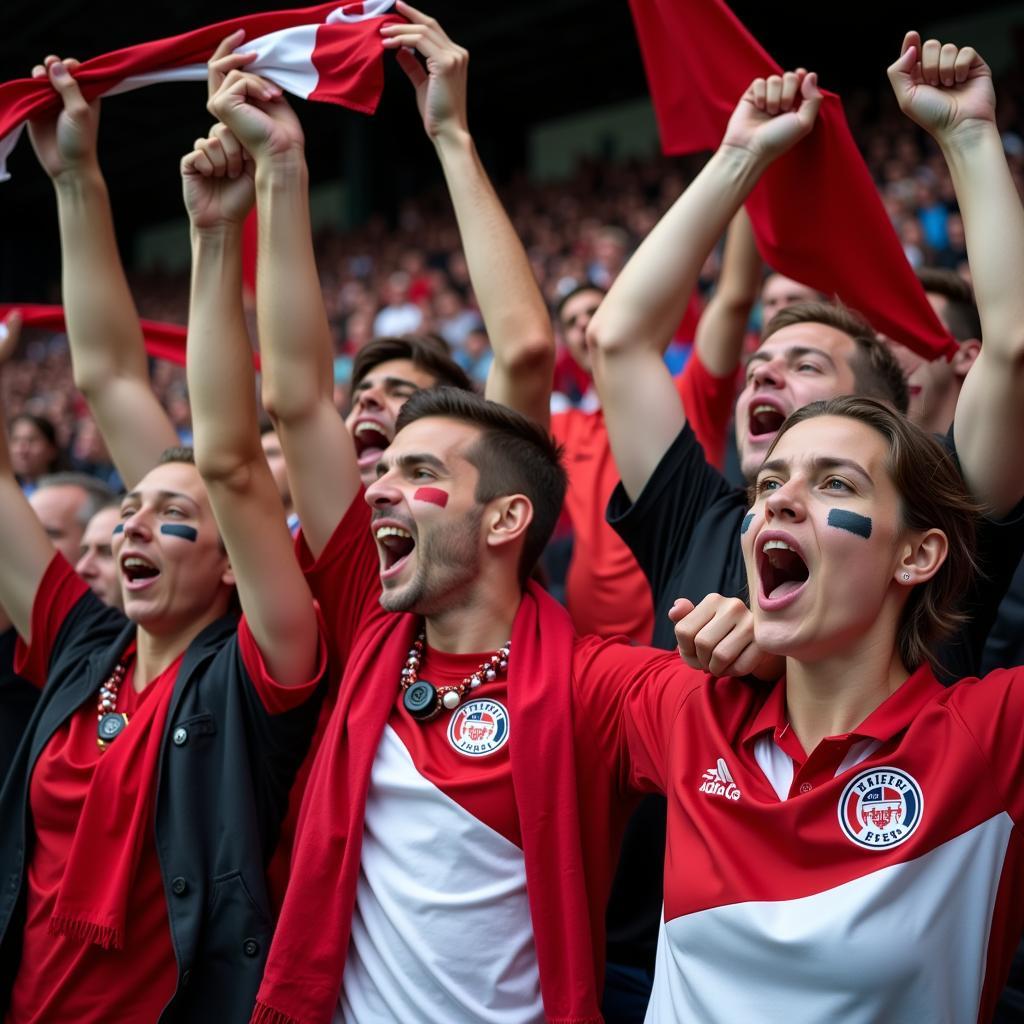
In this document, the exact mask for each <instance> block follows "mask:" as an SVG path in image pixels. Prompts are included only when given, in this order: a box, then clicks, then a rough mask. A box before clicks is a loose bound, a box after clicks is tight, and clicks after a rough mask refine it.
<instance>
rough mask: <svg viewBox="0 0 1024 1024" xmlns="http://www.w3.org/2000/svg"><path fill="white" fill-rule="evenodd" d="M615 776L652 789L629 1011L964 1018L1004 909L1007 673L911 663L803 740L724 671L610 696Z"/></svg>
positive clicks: (1001, 961) (853, 1020)
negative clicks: (884, 688) (647, 966)
mask: <svg viewBox="0 0 1024 1024" xmlns="http://www.w3.org/2000/svg"><path fill="white" fill-rule="evenodd" d="M624 710H625V716H624V720H625V733H624V736H623V737H622V739H624V742H625V747H626V749H627V751H628V754H627V756H628V759H629V761H630V767H629V771H630V776H631V779H632V783H633V785H635V786H637V787H640V788H645V789H658V790H662V791H664V792H665V793H666V795H667V798H668V841H667V847H666V854H665V902H664V915H663V921H662V925H661V932H660V935H659V940H658V960H657V969H656V971H655V979H654V990H653V994H652V998H651V1003H650V1007H649V1009H648V1014H647V1021H648V1022H670V1021H671V1022H674V1021H679V1020H699V1021H704V1022H707V1024H716V1022H721V1024H734V1022H736V1021H752V1020H757V1021H769V1022H770V1021H777V1022H780V1024H782V1022H785V1024H811V1022H820V1021H833V1020H834V1021H843V1022H844V1024H873V1022H877V1021H957V1022H966V1021H984V1020H988V1019H990V1017H991V1015H992V1012H993V1009H994V1006H995V1002H996V999H997V998H998V996H999V993H1000V991H1001V989H1002V986H1003V983H1004V982H1005V979H1006V974H1007V971H1008V969H1009V963H1010V958H1011V956H1012V953H1013V951H1014V949H1015V948H1016V945H1017V941H1018V939H1019V937H1020V933H1021V925H1022V918H1024V903H1022V899H1021V896H1022V890H1021V877H1022V867H1024V851H1022V846H1021V840H1020V836H1019V833H1018V830H1017V825H1018V823H1019V822H1020V820H1021V815H1022V814H1024V785H1022V776H1021V764H1022V755H1024V671H1022V670H1019V669H1017V670H1012V671H1008V672H993V673H992V674H991V675H989V676H987V677H986V678H985V679H984V680H981V681H979V680H977V679H970V680H964V681H962V682H960V683H958V684H956V685H954V686H953V687H950V688H948V689H944V688H943V687H941V686H940V685H939V684H938V683H937V682H936V681H935V678H934V676H933V675H932V673H931V672H930V670H929V669H927V668H921V669H919V670H918V671H917V672H915V673H914V674H913V675H912V676H911V677H910V678H909V679H908V680H907V682H906V683H904V685H903V686H902V687H900V688H899V689H898V690H897V691H896V692H895V693H893V694H892V695H891V696H890V697H889V698H888V699H887V700H885V701H884V702H883V703H882V704H881V705H880V706H879V707H878V708H876V709H875V711H873V712H872V713H871V714H870V715H869V716H868V717H867V718H866V719H865V720H864V721H863V722H861V723H860V725H858V726H857V727H856V728H855V729H853V730H851V732H849V733H848V734H845V735H841V736H831V737H826V738H825V739H823V740H822V741H821V743H819V744H818V746H817V747H816V748H815V749H814V750H813V751H810V752H805V751H804V750H803V748H802V747H801V745H800V743H799V741H798V740H797V738H796V737H795V735H794V734H793V731H792V729H791V728H790V727H789V724H788V722H787V719H786V714H785V693H784V684H783V683H779V684H777V685H776V686H775V687H774V689H773V690H772V691H771V692H770V694H769V695H768V697H767V699H765V696H764V694H763V691H762V692H760V693H759V692H758V691H755V690H754V689H752V688H750V687H748V686H746V685H745V684H743V683H739V682H737V681H735V680H727V679H721V680H714V679H708V678H706V677H703V678H702V677H700V676H698V675H697V674H696V673H689V674H687V675H686V676H685V677H678V676H677V677H673V676H672V675H671V674H668V675H664V674H662V675H660V676H657V677H654V678H651V679H650V680H649V681H648V684H647V685H645V686H644V687H642V688H638V689H636V690H634V691H633V692H632V694H631V695H630V696H629V698H628V699H627V700H626V703H625V705H624Z"/></svg>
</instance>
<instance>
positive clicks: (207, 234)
mask: <svg viewBox="0 0 1024 1024" xmlns="http://www.w3.org/2000/svg"><path fill="white" fill-rule="evenodd" d="M190 235H191V239H192V247H193V248H196V247H197V246H202V247H204V248H207V249H213V248H219V247H221V246H224V245H227V244H229V243H231V244H237V243H238V242H240V241H241V238H242V222H241V221H218V222H217V223H216V224H201V225H200V224H192V225H190Z"/></svg>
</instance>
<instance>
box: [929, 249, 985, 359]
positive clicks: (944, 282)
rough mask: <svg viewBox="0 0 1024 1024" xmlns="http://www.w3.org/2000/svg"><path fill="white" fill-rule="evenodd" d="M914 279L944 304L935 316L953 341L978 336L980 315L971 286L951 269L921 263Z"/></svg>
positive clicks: (976, 337) (968, 339)
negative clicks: (938, 296) (943, 307)
mask: <svg viewBox="0 0 1024 1024" xmlns="http://www.w3.org/2000/svg"><path fill="white" fill-rule="evenodd" d="M917 279H918V280H919V281H920V282H921V285H922V287H923V288H924V290H925V291H926V292H931V293H932V294H933V295H941V296H942V297H943V298H944V299H945V300H946V308H945V309H944V310H943V311H942V316H941V317H939V319H940V320H941V321H942V323H943V325H944V326H945V328H946V330H947V331H949V333H950V334H952V335H953V337H954V338H956V340H957V341H972V340H973V341H980V340H981V317H980V316H979V315H978V307H977V305H976V304H975V302H974V292H973V291H972V289H971V286H970V285H969V284H968V283H967V282H966V281H965V280H964V279H963V278H962V277H961V276H960V275H959V274H958V273H957V272H956V271H955V270H946V269H944V268H942V267H921V269H920V270H918V272H917Z"/></svg>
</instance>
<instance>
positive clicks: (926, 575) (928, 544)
mask: <svg viewBox="0 0 1024 1024" xmlns="http://www.w3.org/2000/svg"><path fill="white" fill-rule="evenodd" d="M948 551H949V542H948V541H947V540H946V535H945V534H944V533H943V532H942V531H941V530H925V531H924V532H923V533H920V534H915V535H913V536H912V537H911V538H910V539H909V540H908V541H907V543H906V546H905V547H904V549H903V557H902V558H901V559H900V561H899V564H898V565H897V566H896V572H895V574H894V575H895V579H896V582H897V583H898V584H899V585H900V586H901V587H916V586H917V585H918V584H919V583H927V581H928V580H930V579H931V578H932V577H933V576H934V575H935V574H936V573H937V572H938V571H939V569H940V567H941V566H942V563H943V562H945V560H946V554H947V552H948Z"/></svg>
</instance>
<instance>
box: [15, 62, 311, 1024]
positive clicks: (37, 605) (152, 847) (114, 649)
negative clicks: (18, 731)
mask: <svg viewBox="0 0 1024 1024" xmlns="http://www.w3.org/2000/svg"><path fill="white" fill-rule="evenodd" d="M53 60H54V59H51V61H50V62H48V68H47V71H48V73H49V74H50V76H51V79H52V80H53V81H54V84H55V86H56V87H58V88H60V89H61V90H62V91H63V92H65V93H70V95H65V113H70V114H72V115H73V114H74V113H75V112H76V111H77V113H79V114H81V113H82V108H84V106H85V104H84V100H82V97H81V95H80V93H78V89H77V86H75V85H74V83H73V82H72V81H71V80H70V78H69V76H68V75H67V72H66V70H65V72H64V73H63V74H57V73H56V72H55V71H54V68H53V66H52V61H53ZM58 63H59V62H58ZM229 158H230V159H229ZM209 160H215V161H217V162H218V167H219V169H220V173H218V174H217V175H215V176H211V177H209V178H202V177H201V176H200V175H197V174H196V173H195V165H196V163H197V162H200V163H201V162H203V161H209ZM182 173H183V177H184V179H185V197H186V205H187V207H188V211H189V214H190V219H191V221H192V237H193V257H194V259H193V264H194V274H195V281H194V288H193V293H192V310H191V323H190V337H189V352H190V363H189V366H188V374H189V386H190V391H191V399H192V408H193V414H194V426H195V443H196V448H195V452H194V453H193V452H192V451H191V450H189V449H171V450H169V451H167V452H165V454H164V456H163V457H162V458H161V460H160V464H159V465H157V466H156V467H155V468H152V469H151V470H150V471H149V472H148V473H146V474H145V475H144V476H142V478H141V479H140V480H138V482H137V483H135V484H134V485H133V486H132V488H131V490H130V492H129V493H128V494H127V495H126V496H125V498H124V499H123V502H122V504H121V509H120V520H119V522H118V524H117V526H116V527H115V528H114V531H113V534H114V535H113V538H112V548H113V554H114V558H115V560H116V562H117V566H118V571H119V574H120V584H121V589H122V592H123V596H124V612H123V613H122V612H120V611H119V610H116V609H112V608H108V607H105V606H104V605H103V604H102V603H101V602H100V601H99V599H98V598H97V597H95V595H94V594H92V592H91V591H90V590H89V588H88V586H87V585H86V584H85V582H84V581H82V580H81V579H80V578H79V577H77V576H76V575H75V574H74V572H73V571H72V569H71V567H70V566H69V565H68V563H67V562H66V561H65V560H64V559H63V557H62V556H61V555H59V554H56V553H55V552H54V551H53V548H52V546H51V544H50V541H49V539H48V537H47V535H46V533H45V532H44V531H43V530H42V527H41V526H40V525H39V523H38V521H37V520H36V517H35V516H34V514H33V513H32V511H31V509H30V507H29V505H28V503H27V502H26V501H25V499H24V498H23V496H22V493H21V489H20V488H19V486H18V483H17V481H16V479H15V475H14V472H13V470H12V466H11V460H10V457H9V454H8V449H7V445H6V442H3V443H0V602H2V604H3V606H4V607H5V608H6V610H7V612H8V613H9V614H10V617H11V619H12V620H13V622H14V624H15V626H16V628H17V630H18V633H19V634H20V640H19V645H18V653H17V669H18V671H19V672H20V674H22V675H24V676H25V677H26V678H28V679H29V680H31V681H32V682H34V683H35V684H37V685H38V686H39V687H40V689H41V695H40V698H39V704H38V709H37V711H36V713H35V715H34V716H33V718H32V720H31V722H30V723H29V726H28V731H27V734H26V735H25V736H24V738H23V741H22V742H21V744H20V747H19V748H18V751H17V754H16V755H15V758H14V763H13V765H12V767H11V770H10V773H9V775H8V776H7V779H6V782H5V783H4V786H3V788H2V790H0V821H3V823H4V827H3V829H0V877H2V878H3V879H4V883H3V893H4V894H3V897H2V898H0V1015H3V1017H4V1020H5V1021H8V1022H11V1024H27V1022H40V1024H41V1022H44V1021H72V1020H73V1021H88V1022H99V1021H109V1020H118V1021H124V1022H131V1024H152V1022H153V1021H156V1020H169V1019H173V1020H188V1021H210V1022H214V1021H216V1022H217V1024H224V1022H226V1021H244V1020H247V1019H248V1017H249V1014H250V1012H251V1009H252V1005H253V1002H254V999H255V993H256V988H257V985H258V983H259V979H260V977H261V975H262V970H263V962H264V959H265V956H266V951H267V949H268V947H269V944H270V937H271V931H272V924H271V921H272V912H271V908H270V901H269V899H268V896H267V889H266V883H265V868H266V862H267V860H268V858H269V855H270V853H271V851H272V850H273V847H274V843H275V839H276V836H277V832H278V828H279V824H280V821H281V819H282V817H283V816H284V812H285V810H286V803H287V795H288V791H289V787H290V785H291V782H292V779H293V778H294V774H295V771H296V769H297V768H298V765H299V763H300V762H301V759H302V757H303V755H304V753H305V750H306V747H307V745H308V743H309V740H310V738H311V735H312V731H313V728H314V725H315V720H316V712H317V705H318V701H317V699H316V697H317V696H318V694H319V692H320V688H319V681H320V678H321V676H322V675H323V672H324V668H325V652H324V646H323V642H322V640H321V638H320V632H319V625H318V618H317V612H316V610H315V607H314V604H313V600H312V597H311V595H310V593H309V589H308V587H307V586H306V583H305V581H304V579H303V577H302V574H301V572H300V570H299V568H298V566H297V564H296V562H295V559H294V556H293V554H292V546H291V538H290V536H289V533H288V529H287V527H286V525H285V518H284V512H283V509H282V506H281V502H280V498H279V496H278V491H277V488H276V486H275V484H274V481H273V478H272V476H271V473H270V469H269V467H268V465H267V463H266V460H265V458H264V455H263V450H262V447H261V444H260V439H259V431H258V426H257V415H256V408H255V401H254V397H253V396H254V393H255V392H254V380H253V379H252V376H251V357H250V349H249V342H248V337H247V335H246V332H245V327H244V319H243V314H242V302H241V256H240V238H241V222H242V218H244V216H245V213H246V211H247V210H248V209H249V207H250V206H251V205H252V202H253V183H252V177H251V168H249V167H247V166H246V165H244V163H243V161H242V158H241V156H240V150H239V149H238V147H237V144H236V145H235V146H234V148H231V140H229V139H225V138H222V137H220V136H218V135H211V138H210V139H208V140H200V142H199V143H197V148H196V150H195V151H194V152H193V153H191V154H189V156H188V157H186V159H185V160H184V161H183V164H182ZM228 367H230V373H228ZM239 373H242V374H243V375H244V374H245V373H248V374H249V379H247V380H246V379H244V377H243V379H241V380H240V379H239V376H238V375H239ZM239 605H240V606H241V610H242V612H243V613H244V614H243V615H242V616H241V618H239V616H238V607H239Z"/></svg>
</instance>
